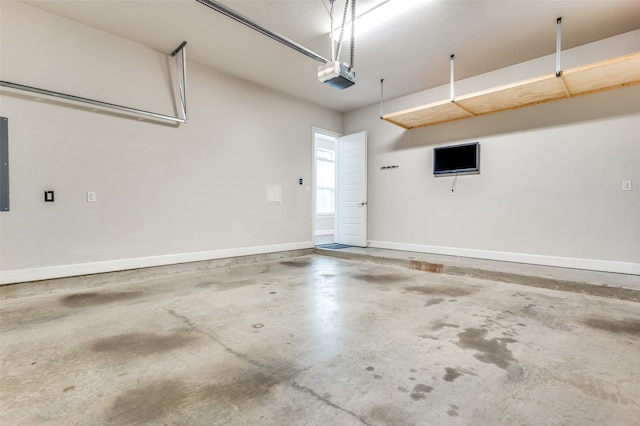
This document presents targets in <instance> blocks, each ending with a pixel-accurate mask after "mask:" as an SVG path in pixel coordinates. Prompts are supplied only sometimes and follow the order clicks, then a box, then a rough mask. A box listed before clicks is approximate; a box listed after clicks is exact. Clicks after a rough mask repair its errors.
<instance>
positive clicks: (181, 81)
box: [0, 41, 187, 123]
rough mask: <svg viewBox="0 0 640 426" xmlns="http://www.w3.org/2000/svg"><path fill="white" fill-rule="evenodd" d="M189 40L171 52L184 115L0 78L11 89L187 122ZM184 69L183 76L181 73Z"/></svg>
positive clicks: (172, 120)
mask: <svg viewBox="0 0 640 426" xmlns="http://www.w3.org/2000/svg"><path fill="white" fill-rule="evenodd" d="M186 45H187V42H186V41H183V42H182V43H180V45H179V46H178V47H176V49H175V50H174V51H173V52H172V53H171V56H172V57H174V58H175V60H176V75H177V79H178V90H179V92H180V107H181V110H182V117H173V116H170V115H166V114H159V113H157V112H151V111H145V110H142V109H138V108H132V107H128V106H124V105H117V104H113V103H109V102H104V101H99V100H96V99H89V98H84V97H81V96H76V95H70V94H67V93H60V92H56V91H53V90H47V89H41V88H38V87H32V86H26V85H24V84H18V83H12V82H10V81H4V80H0V86H1V87H7V88H10V89H16V90H22V91H25V92H31V93H38V94H40V95H45V96H51V97H54V98H58V99H66V100H69V101H74V102H79V103H84V104H89V105H94V106H97V107H100V108H106V109H113V110H117V111H122V112H126V113H130V114H136V115H140V116H144V117H151V118H154V119H159V120H165V121H170V122H174V123H186V122H187V56H186V47H185V46H186ZM178 53H181V62H182V66H181V67H180V64H179V63H178V56H177V55H178ZM180 71H182V77H181V74H180Z"/></svg>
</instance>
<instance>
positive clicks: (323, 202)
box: [316, 188, 333, 213]
mask: <svg viewBox="0 0 640 426" xmlns="http://www.w3.org/2000/svg"><path fill="white" fill-rule="evenodd" d="M316 194H317V201H316V208H317V211H318V213H333V190H332V189H327V188H318V191H317V192H316Z"/></svg>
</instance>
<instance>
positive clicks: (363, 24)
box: [333, 0, 426, 40]
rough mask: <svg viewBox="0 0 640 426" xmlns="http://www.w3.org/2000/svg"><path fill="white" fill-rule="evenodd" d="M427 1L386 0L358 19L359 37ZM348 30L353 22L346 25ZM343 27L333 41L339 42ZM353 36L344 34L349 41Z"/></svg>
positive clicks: (335, 31)
mask: <svg viewBox="0 0 640 426" xmlns="http://www.w3.org/2000/svg"><path fill="white" fill-rule="evenodd" d="M425 1H426V0H395V1H393V0H386V1H384V2H383V3H381V4H379V5H378V6H376V7H374V8H373V9H370V10H368V11H366V12H365V13H363V14H362V15H360V16H358V17H356V23H357V24H358V25H357V27H358V29H357V35H361V34H363V33H365V32H367V31H369V30H371V29H373V28H376V27H379V26H380V25H382V24H383V23H385V22H387V21H390V20H391V19H393V18H395V17H396V16H398V15H400V14H402V13H404V12H406V11H407V10H409V9H411V8H413V7H415V6H416V5H418V4H420V3H424V2H425ZM344 25H345V26H346V27H347V28H348V27H349V26H350V25H351V21H347V22H346V23H345V24H344ZM341 32H342V27H340V28H337V29H335V30H334V31H333V39H334V40H338V39H339V38H340V33H341ZM350 37H351V35H350V34H349V32H348V31H345V32H344V37H343V40H349V38H350Z"/></svg>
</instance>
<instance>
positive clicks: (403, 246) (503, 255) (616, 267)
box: [369, 241, 640, 275]
mask: <svg viewBox="0 0 640 426" xmlns="http://www.w3.org/2000/svg"><path fill="white" fill-rule="evenodd" d="M369 247H374V248H381V249H390V250H402V251H413V252H418V253H433V254H443V255H447V256H461V257H473V258H477V259H488V260H499V261H503V262H516V263H528V264H533V265H544V266H556V267H561V268H572V269H586V270H590V271H603V272H615V273H620V274H632V275H640V263H631V262H617V261H613V260H597V259H580V258H573V257H560V256H546V255H540V254H528V253H510V252H501V251H491V250H478V249H468V248H458V247H442V246H431V245H423V244H408V243H394V242H388V241H370V242H369Z"/></svg>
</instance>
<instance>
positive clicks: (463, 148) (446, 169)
mask: <svg viewBox="0 0 640 426" xmlns="http://www.w3.org/2000/svg"><path fill="white" fill-rule="evenodd" d="M456 173H480V143H479V142H474V143H467V144H463V145H450V146H441V147H438V148H433V174H434V175H436V176H437V175H450V174H456Z"/></svg>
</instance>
